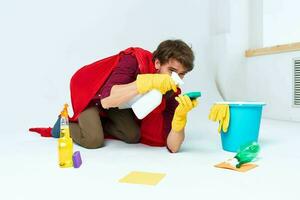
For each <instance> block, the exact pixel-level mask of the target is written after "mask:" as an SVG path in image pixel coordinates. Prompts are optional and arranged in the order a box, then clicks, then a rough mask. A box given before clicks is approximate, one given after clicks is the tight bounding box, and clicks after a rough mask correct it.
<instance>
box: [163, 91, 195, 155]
mask: <svg viewBox="0 0 300 200" xmlns="http://www.w3.org/2000/svg"><path fill="white" fill-rule="evenodd" d="M175 100H176V101H177V102H178V103H179V104H178V106H177V107H176V109H175V112H174V116H173V119H172V128H171V131H170V133H169V135H168V138H167V147H168V149H169V150H170V151H171V152H172V153H176V152H178V151H179V149H180V147H181V144H182V142H183V140H184V136H185V134H184V129H185V125H186V122H187V114H188V112H189V111H191V110H192V109H193V108H194V107H196V106H197V104H198V102H197V100H196V99H194V100H191V99H190V98H189V97H188V96H186V95H179V96H178V97H175Z"/></svg>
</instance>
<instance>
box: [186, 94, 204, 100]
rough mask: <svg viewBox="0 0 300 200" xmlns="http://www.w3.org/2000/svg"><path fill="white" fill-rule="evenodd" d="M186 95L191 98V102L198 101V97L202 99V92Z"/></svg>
mask: <svg viewBox="0 0 300 200" xmlns="http://www.w3.org/2000/svg"><path fill="white" fill-rule="evenodd" d="M184 95H187V96H188V97H190V99H191V100H193V99H197V98H198V97H201V92H188V93H185V94H184Z"/></svg>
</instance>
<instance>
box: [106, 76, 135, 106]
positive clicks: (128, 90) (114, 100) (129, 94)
mask: <svg viewBox="0 0 300 200" xmlns="http://www.w3.org/2000/svg"><path fill="white" fill-rule="evenodd" d="M136 95H138V91H137V86H136V81H134V82H131V83H128V84H123V85H114V86H113V87H112V88H111V91H110V95H109V96H108V97H106V98H103V99H102V100H101V104H102V107H103V108H105V109H108V108H113V107H118V106H119V105H122V104H123V103H125V102H128V101H129V100H130V99H132V98H133V97H135V96H136Z"/></svg>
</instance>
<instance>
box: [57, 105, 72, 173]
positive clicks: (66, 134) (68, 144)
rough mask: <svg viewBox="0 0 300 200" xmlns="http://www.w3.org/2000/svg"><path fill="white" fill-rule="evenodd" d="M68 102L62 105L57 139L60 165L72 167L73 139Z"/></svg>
mask: <svg viewBox="0 0 300 200" xmlns="http://www.w3.org/2000/svg"><path fill="white" fill-rule="evenodd" d="M68 118H69V115H68V104H65V105H64V109H63V111H62V112H61V118H60V138H59V139H58V157H59V166H60V167H63V168H65V167H73V160H72V155H73V140H72V138H71V137H70V129H69V119H68Z"/></svg>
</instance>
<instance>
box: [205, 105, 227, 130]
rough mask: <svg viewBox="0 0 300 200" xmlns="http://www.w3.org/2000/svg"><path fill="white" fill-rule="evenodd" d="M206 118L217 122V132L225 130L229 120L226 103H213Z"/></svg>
mask: <svg viewBox="0 0 300 200" xmlns="http://www.w3.org/2000/svg"><path fill="white" fill-rule="evenodd" d="M208 118H209V119H210V120H212V121H218V122H219V128H218V131H219V133H220V132H221V129H222V130H223V132H224V133H226V132H227V130H228V126H229V121H230V110H229V105H228V104H214V105H213V106H212V108H211V109H210V113H209V116H208Z"/></svg>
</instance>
